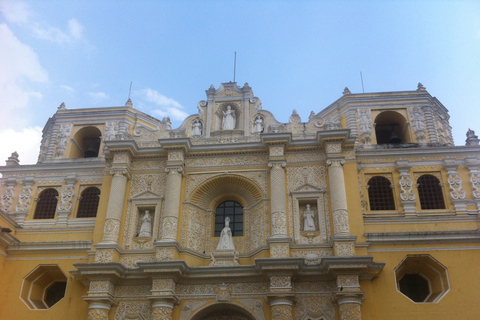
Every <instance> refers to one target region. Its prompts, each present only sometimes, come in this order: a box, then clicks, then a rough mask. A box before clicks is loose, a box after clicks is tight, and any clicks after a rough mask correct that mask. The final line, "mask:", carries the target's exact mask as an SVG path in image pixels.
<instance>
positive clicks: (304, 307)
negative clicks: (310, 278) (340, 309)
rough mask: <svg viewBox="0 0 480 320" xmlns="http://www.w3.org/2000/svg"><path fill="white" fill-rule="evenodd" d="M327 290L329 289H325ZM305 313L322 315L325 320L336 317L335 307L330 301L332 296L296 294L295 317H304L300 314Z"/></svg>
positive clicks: (331, 319)
mask: <svg viewBox="0 0 480 320" xmlns="http://www.w3.org/2000/svg"><path fill="white" fill-rule="evenodd" d="M329 290H330V289H327V290H326V291H329ZM332 290H333V288H332ZM311 292H312V291H311ZM305 313H309V314H313V315H319V316H323V317H324V319H325V320H334V319H336V317H335V307H334V305H333V303H332V297H331V296H330V295H325V294H323V295H311V294H308V295H297V298H296V304H295V319H304V318H303V317H302V316H303V315H304V314H305ZM307 319H309V318H307ZM320 319H322V318H320Z"/></svg>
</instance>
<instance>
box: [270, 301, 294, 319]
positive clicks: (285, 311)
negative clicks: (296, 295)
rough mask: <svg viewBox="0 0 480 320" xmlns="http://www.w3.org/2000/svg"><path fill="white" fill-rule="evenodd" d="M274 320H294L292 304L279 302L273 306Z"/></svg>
mask: <svg viewBox="0 0 480 320" xmlns="http://www.w3.org/2000/svg"><path fill="white" fill-rule="evenodd" d="M271 308H272V320H293V315H292V306H290V305H285V304H279V305H273V306H272V307H271Z"/></svg>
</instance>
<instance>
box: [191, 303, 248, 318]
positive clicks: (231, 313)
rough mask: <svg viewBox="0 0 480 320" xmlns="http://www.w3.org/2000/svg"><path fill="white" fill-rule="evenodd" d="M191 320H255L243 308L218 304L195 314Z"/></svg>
mask: <svg viewBox="0 0 480 320" xmlns="http://www.w3.org/2000/svg"><path fill="white" fill-rule="evenodd" d="M191 320H256V319H255V317H254V316H253V315H251V314H250V312H248V311H246V310H244V309H243V308H241V307H239V306H236V305H233V304H228V303H218V304H215V305H213V306H209V307H207V308H205V309H203V310H201V311H199V312H198V313H197V314H195V315H194V316H193V317H192V319H191Z"/></svg>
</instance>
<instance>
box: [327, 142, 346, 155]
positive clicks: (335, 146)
mask: <svg viewBox="0 0 480 320" xmlns="http://www.w3.org/2000/svg"><path fill="white" fill-rule="evenodd" d="M325 150H326V152H327V154H329V153H341V152H342V143H341V142H327V143H325Z"/></svg>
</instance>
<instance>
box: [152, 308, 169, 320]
mask: <svg viewBox="0 0 480 320" xmlns="http://www.w3.org/2000/svg"><path fill="white" fill-rule="evenodd" d="M172 313H173V309H172V308H169V307H153V308H152V320H171V319H172Z"/></svg>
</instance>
